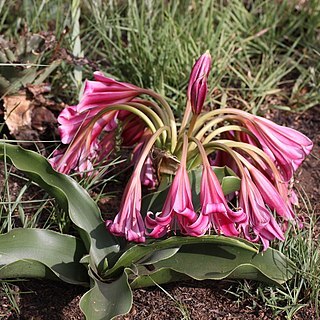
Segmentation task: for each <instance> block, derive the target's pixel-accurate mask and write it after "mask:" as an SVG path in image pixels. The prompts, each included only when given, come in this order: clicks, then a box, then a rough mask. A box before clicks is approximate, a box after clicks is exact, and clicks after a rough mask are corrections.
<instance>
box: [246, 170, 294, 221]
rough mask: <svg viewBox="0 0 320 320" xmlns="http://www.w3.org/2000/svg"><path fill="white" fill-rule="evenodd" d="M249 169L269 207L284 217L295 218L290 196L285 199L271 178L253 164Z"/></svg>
mask: <svg viewBox="0 0 320 320" xmlns="http://www.w3.org/2000/svg"><path fill="white" fill-rule="evenodd" d="M248 170H249V172H250V175H251V177H252V179H253V182H254V183H255V185H256V187H257V189H258V190H259V192H260V194H261V196H262V198H263V200H264V202H265V203H266V204H267V205H268V207H269V208H270V209H271V210H275V211H276V212H277V213H278V214H279V215H280V216H281V217H283V218H284V219H289V220H291V219H294V213H293V211H292V208H291V205H290V201H289V197H287V198H285V199H284V198H283V197H282V196H281V195H280V193H279V190H277V189H276V187H275V186H274V185H273V184H272V183H271V182H270V180H269V179H268V178H267V177H266V176H265V175H264V174H263V173H262V172H260V171H259V170H258V169H257V168H255V167H254V166H253V165H251V166H249V167H248Z"/></svg>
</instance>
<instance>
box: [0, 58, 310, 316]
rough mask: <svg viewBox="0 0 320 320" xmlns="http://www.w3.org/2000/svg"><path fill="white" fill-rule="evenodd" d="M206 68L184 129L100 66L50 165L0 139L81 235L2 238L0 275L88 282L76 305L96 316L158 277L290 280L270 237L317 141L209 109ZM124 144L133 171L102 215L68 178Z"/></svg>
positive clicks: (281, 225) (158, 103)
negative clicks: (108, 213)
mask: <svg viewBox="0 0 320 320" xmlns="http://www.w3.org/2000/svg"><path fill="white" fill-rule="evenodd" d="M210 68H211V57H210V54H209V53H208V52H206V53H205V54H204V55H202V56H201V57H200V58H199V59H198V60H197V62H196V63H195V65H194V67H193V69H192V72H191V76H190V80H189V85H188V90H187V105H186V108H185V113H184V116H183V119H182V122H181V124H180V125H178V123H177V122H176V119H175V117H174V114H173V112H172V110H171V108H170V106H169V104H168V102H167V100H166V99H165V98H164V97H163V96H161V95H159V94H158V93H155V92H154V91H152V90H148V89H143V88H139V87H137V86H134V85H132V84H128V83H123V82H118V81H116V80H114V79H111V78H107V77H105V76H104V75H103V74H102V73H101V72H95V73H94V80H93V81H86V83H85V86H84V92H83V96H82V99H81V100H80V102H79V104H78V105H76V106H69V107H67V108H65V109H64V110H63V111H62V113H61V114H60V116H59V118H58V121H59V123H60V127H59V130H60V134H61V141H62V143H63V144H64V145H65V147H64V148H62V149H61V150H57V151H56V152H55V154H54V156H53V158H52V159H50V163H51V164H52V166H53V167H54V168H55V170H56V171H55V170H53V169H52V168H51V166H50V164H49V163H48V162H47V161H46V160H45V159H44V158H42V157H41V156H40V155H37V154H35V153H34V152H31V151H26V150H23V149H21V148H19V147H16V146H11V145H8V144H5V143H1V144H0V156H2V157H4V158H5V159H7V160H9V161H10V162H11V163H12V164H13V165H15V166H16V167H17V168H18V169H20V170H22V171H23V172H24V173H25V174H26V175H27V176H28V177H29V178H30V179H32V180H33V181H35V182H36V183H38V184H39V185H40V186H42V187H43V188H45V189H46V190H47V191H48V192H49V193H50V194H52V195H53V196H54V197H55V198H56V199H57V201H58V203H59V204H60V206H61V207H62V208H63V209H64V210H65V211H66V212H68V213H69V215H70V219H71V221H72V222H73V223H74V225H75V226H76V228H77V230H78V231H79V232H78V236H79V237H80V239H79V238H78V237H75V236H71V235H62V234H59V233H56V232H53V231H48V230H37V229H29V230H28V229H27V230H25V229H15V230H13V231H12V232H9V233H7V234H4V235H2V236H0V249H1V251H2V252H5V255H4V256H5V257H6V259H4V260H3V261H2V260H0V277H2V278H8V277H18V276H23V277H45V276H47V275H49V276H50V277H53V278H57V277H58V278H60V279H62V280H64V281H67V282H70V283H75V284H86V283H87V284H89V285H90V290H89V291H88V292H87V293H86V294H85V295H84V296H83V297H82V299H81V301H80V308H81V309H82V311H83V312H84V314H85V316H86V318H87V319H93V320H95V319H111V318H113V317H114V316H116V315H118V314H124V313H126V312H128V311H129V310H130V308H131V304H132V292H131V289H133V288H138V287H144V286H150V285H154V284H155V283H159V284H161V283H166V282H170V281H177V280H181V279H189V278H193V279H197V280H203V279H223V278H236V279H237V278H247V279H255V280H259V281H265V282H269V283H272V284H276V285H281V284H282V283H284V282H285V281H286V280H288V279H289V278H290V277H291V276H292V273H293V272H294V266H293V264H292V262H291V261H290V260H288V259H287V258H286V257H285V256H284V255H283V254H281V253H280V252H278V251H276V250H274V249H272V248H270V247H269V244H270V241H272V240H274V239H279V240H283V239H284V231H285V229H286V226H287V223H288V221H292V223H297V222H299V221H298V219H297V218H296V217H295V214H294V211H293V209H292V204H294V203H296V201H297V199H296V196H295V193H294V191H293V190H292V189H291V188H290V186H291V180H292V177H293V174H294V171H295V170H296V169H297V168H298V166H299V165H300V164H301V162H302V161H303V160H304V158H305V157H306V155H307V154H309V152H310V151H311V148H312V143H311V141H310V140H309V139H308V138H307V137H305V136H304V135H302V134H301V133H299V132H297V131H295V130H292V129H290V128H285V127H282V126H279V125H276V124H274V123H273V122H271V121H269V120H266V119H264V118H261V117H258V116H254V115H251V114H249V113H246V112H244V111H241V110H239V109H233V108H228V107H225V108H220V109H214V110H207V109H206V110H204V103H205V100H206V95H207V77H208V75H209V71H210ZM119 149H120V151H121V150H125V152H124V156H123V157H126V158H128V152H129V153H130V154H131V157H129V159H128V162H127V164H128V168H129V169H128V170H131V171H128V172H130V173H131V174H130V176H129V179H128V182H127V184H126V187H125V189H124V192H123V197H122V201H121V204H120V208H119V211H118V212H117V214H116V215H115V217H114V219H107V220H106V221H104V220H103V219H102V217H101V215H100V212H99V209H98V207H97V205H96V204H95V202H94V201H93V200H92V199H91V198H90V197H89V195H88V194H87V193H86V191H84V190H83V189H82V188H81V187H80V186H79V185H78V184H77V183H76V182H75V181H74V180H73V179H72V178H70V177H69V176H68V175H67V174H69V173H70V172H72V171H76V172H80V174H81V175H91V176H94V175H95V174H96V166H97V165H100V166H101V165H108V163H109V162H110V161H112V160H113V155H114V154H115V153H117V154H119ZM120 154H121V153H120ZM28 159H29V160H28ZM30 160H32V161H30ZM258 242H261V243H262V248H261V249H260V245H259V244H258ZM8 248H11V249H10V250H9V249H8ZM86 270H87V271H86Z"/></svg>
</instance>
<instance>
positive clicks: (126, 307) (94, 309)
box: [80, 270, 132, 320]
mask: <svg viewBox="0 0 320 320" xmlns="http://www.w3.org/2000/svg"><path fill="white" fill-rule="evenodd" d="M127 272H130V270H124V272H123V273H122V275H121V276H120V277H119V278H118V279H116V280H114V281H112V282H108V283H107V282H101V281H100V280H99V279H97V278H96V277H95V276H94V275H93V274H92V272H90V273H91V274H90V275H91V277H92V278H93V279H94V286H93V287H92V289H90V290H89V291H88V292H86V293H85V294H84V296H83V297H82V298H81V300H80V309H81V310H82V312H83V313H84V315H85V316H86V319H90V320H109V319H112V318H113V317H115V316H118V315H121V314H126V313H128V312H129V311H130V309H131V305H132V291H131V288H130V286H129V283H128V274H127Z"/></svg>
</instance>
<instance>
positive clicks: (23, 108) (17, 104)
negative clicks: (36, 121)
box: [3, 91, 34, 135]
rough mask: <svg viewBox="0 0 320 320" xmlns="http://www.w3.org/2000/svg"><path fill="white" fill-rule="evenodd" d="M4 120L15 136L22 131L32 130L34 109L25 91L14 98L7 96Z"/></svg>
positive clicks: (4, 99)
mask: <svg viewBox="0 0 320 320" xmlns="http://www.w3.org/2000/svg"><path fill="white" fill-rule="evenodd" d="M3 101H4V104H3V105H4V119H5V122H6V124H7V126H8V128H9V130H10V133H11V134H13V135H15V134H17V133H18V132H19V131H20V130H24V129H31V119H32V110H33V108H34V106H33V104H32V103H31V101H30V100H28V99H27V96H26V93H25V92H24V91H19V92H18V93H17V94H15V95H12V96H5V97H4V98H3Z"/></svg>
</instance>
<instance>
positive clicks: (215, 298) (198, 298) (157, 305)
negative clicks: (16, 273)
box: [0, 107, 320, 320]
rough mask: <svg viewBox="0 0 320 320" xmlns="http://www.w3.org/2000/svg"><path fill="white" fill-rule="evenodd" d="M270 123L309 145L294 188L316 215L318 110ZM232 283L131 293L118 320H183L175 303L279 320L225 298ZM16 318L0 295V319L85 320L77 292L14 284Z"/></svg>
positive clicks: (305, 315)
mask: <svg viewBox="0 0 320 320" xmlns="http://www.w3.org/2000/svg"><path fill="white" fill-rule="evenodd" d="M271 117H272V118H273V120H274V121H276V122H277V123H280V124H285V125H287V126H290V127H292V128H295V129H299V130H300V131H301V132H303V133H305V134H306V135H307V136H309V137H310V138H311V139H312V140H313V141H314V150H313V152H312V155H311V156H309V157H308V159H307V160H306V161H305V162H304V164H303V166H302V168H301V170H299V171H298V173H297V175H296V186H297V188H298V189H299V190H304V191H305V192H306V194H307V195H308V196H309V198H310V201H311V203H312V205H313V208H314V210H315V211H316V213H317V214H318V215H320V212H319V211H320V205H319V198H320V196H319V195H320V192H319V190H320V171H319V168H320V160H319V154H320V153H319V150H320V107H315V108H313V109H311V110H309V111H308V112H305V113H301V114H296V113H295V114H292V113H284V112H273V113H272V115H271ZM232 285H233V286H234V285H235V282H232V281H202V282H199V281H189V282H181V283H175V284H169V285H165V286H163V288H164V289H165V290H166V291H167V292H168V293H169V294H170V295H172V296H173V297H174V299H175V301H173V300H172V299H171V298H170V297H169V296H168V294H166V293H165V292H164V291H163V290H160V289H158V288H148V289H139V290H135V291H134V302H133V307H132V310H131V312H130V313H129V314H128V315H126V316H122V317H118V320H138V319H148V320H152V319H154V320H162V319H163V320H164V319H183V314H182V312H181V308H180V309H179V305H178V303H179V302H180V303H181V305H182V306H184V308H186V309H187V314H188V315H189V317H190V318H191V319H195V320H197V319H218V320H227V319H248V320H251V319H282V318H280V317H278V318H276V317H274V316H273V315H272V312H271V310H270V308H268V307H267V306H265V305H262V304H260V302H259V301H253V300H251V298H250V296H248V297H247V298H245V299H239V298H237V297H236V296H234V295H231V294H230V293H228V292H226V291H228V289H229V288H230V287H231V286H232ZM13 289H14V290H15V291H16V293H17V295H16V297H17V298H16V301H17V304H18V305H19V308H20V315H16V314H13V313H12V312H11V311H10V302H9V301H8V299H7V298H6V297H5V296H1V292H0V319H7V320H8V319H11V320H13V319H21V320H22V319H34V320H47V319H50V320H56V319H57V320H67V319H68V320H73V319H84V317H83V315H82V314H81V311H80V309H79V307H78V303H79V300H80V298H81V295H82V294H83V293H84V292H85V289H84V288H82V287H77V286H71V285H68V284H65V283H59V282H52V281H41V280H27V281H20V282H14V283H13ZM294 319H296V320H298V319H310V320H312V319H317V318H316V315H315V310H314V309H313V308H312V307H310V306H307V307H305V308H303V309H301V310H300V311H299V312H298V313H297V314H296V315H295V316H294Z"/></svg>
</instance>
